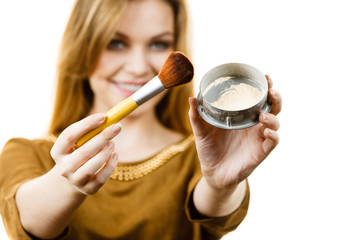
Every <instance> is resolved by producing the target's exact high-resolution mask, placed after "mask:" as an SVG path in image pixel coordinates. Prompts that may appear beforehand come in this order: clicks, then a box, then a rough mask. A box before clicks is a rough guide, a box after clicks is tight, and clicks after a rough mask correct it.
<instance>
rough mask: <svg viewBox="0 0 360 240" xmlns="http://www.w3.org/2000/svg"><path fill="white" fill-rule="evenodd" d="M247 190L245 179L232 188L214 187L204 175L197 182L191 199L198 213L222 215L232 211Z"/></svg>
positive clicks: (240, 201) (211, 215)
mask: <svg viewBox="0 0 360 240" xmlns="http://www.w3.org/2000/svg"><path fill="white" fill-rule="evenodd" d="M246 191H247V184H246V180H244V181H242V182H241V183H240V184H239V185H238V186H237V187H235V188H233V189H221V190H219V189H214V188H212V187H211V186H210V185H209V184H208V183H207V181H206V179H205V178H204V177H202V178H201V179H200V181H199V182H198V183H197V185H196V187H195V189H194V194H193V198H194V199H193V201H194V205H195V207H196V209H197V210H198V211H199V213H201V214H203V215H205V216H209V217H222V216H226V215H228V214H230V213H232V212H234V211H235V210H236V209H237V208H238V207H239V206H240V204H241V203H242V201H243V200H244V198H245V195H246Z"/></svg>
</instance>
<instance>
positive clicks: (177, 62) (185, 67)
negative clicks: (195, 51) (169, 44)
mask: <svg viewBox="0 0 360 240" xmlns="http://www.w3.org/2000/svg"><path fill="white" fill-rule="evenodd" d="M158 76H159V79H160V81H161V83H162V84H163V85H164V87H165V88H172V87H175V86H178V85H181V84H185V83H188V82H190V81H191V80H192V79H193V77H194V67H193V65H192V63H191V62H190V60H189V59H188V58H187V57H186V56H185V55H184V54H183V53H181V52H171V53H170V55H169V56H168V58H167V59H166V61H165V63H164V65H163V66H162V68H161V70H160V73H159V75H158Z"/></svg>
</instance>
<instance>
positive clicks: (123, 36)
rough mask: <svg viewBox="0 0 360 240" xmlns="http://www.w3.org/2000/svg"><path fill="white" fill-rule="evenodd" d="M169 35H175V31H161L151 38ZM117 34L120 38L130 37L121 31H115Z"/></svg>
mask: <svg viewBox="0 0 360 240" xmlns="http://www.w3.org/2000/svg"><path fill="white" fill-rule="evenodd" d="M168 35H170V36H175V35H174V33H172V32H164V33H160V34H158V35H155V36H153V37H152V38H151V39H157V38H161V37H164V36H168ZM115 36H116V37H120V38H124V39H126V40H128V39H129V37H128V36H126V35H125V34H123V33H121V32H115Z"/></svg>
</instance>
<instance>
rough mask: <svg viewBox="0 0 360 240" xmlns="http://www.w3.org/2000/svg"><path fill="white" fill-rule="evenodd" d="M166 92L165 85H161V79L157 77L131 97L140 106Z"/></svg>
mask: <svg viewBox="0 0 360 240" xmlns="http://www.w3.org/2000/svg"><path fill="white" fill-rule="evenodd" d="M164 90H165V87H164V85H163V84H162V83H161V81H160V79H159V77H158V76H156V77H154V78H153V79H151V80H150V81H149V82H148V83H146V84H145V85H144V86H142V87H141V88H140V89H139V90H137V91H136V92H135V93H134V94H133V95H132V96H131V97H132V98H133V99H134V101H135V102H136V104H137V105H139V106H140V105H141V104H143V103H145V102H146V101H147V100H149V99H151V98H153V97H155V96H156V95H158V94H159V93H161V92H162V91H164Z"/></svg>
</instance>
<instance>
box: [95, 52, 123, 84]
mask: <svg viewBox="0 0 360 240" xmlns="http://www.w3.org/2000/svg"><path fill="white" fill-rule="evenodd" d="M119 67H120V63H119V61H118V59H116V57H115V56H114V55H113V54H111V53H106V52H105V53H103V54H102V56H101V58H100V60H99V62H98V64H97V65H96V68H95V71H94V72H93V74H92V76H95V77H96V78H109V77H111V76H112V75H113V74H114V73H115V72H116V71H117V69H118V68H119Z"/></svg>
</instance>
